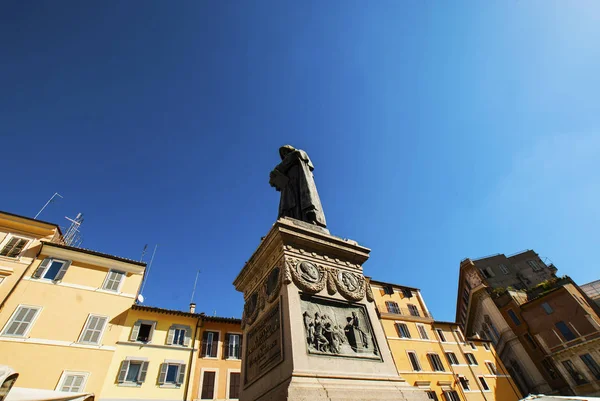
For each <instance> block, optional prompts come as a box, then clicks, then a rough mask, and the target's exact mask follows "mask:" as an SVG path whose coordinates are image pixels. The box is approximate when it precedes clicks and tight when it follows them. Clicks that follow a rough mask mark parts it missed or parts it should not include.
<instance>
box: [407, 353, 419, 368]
mask: <svg viewBox="0 0 600 401" xmlns="http://www.w3.org/2000/svg"><path fill="white" fill-rule="evenodd" d="M406 353H407V354H408V359H409V360H410V364H411V365H412V369H413V370H414V371H415V372H419V371H421V370H422V369H421V364H420V363H419V358H417V354H416V353H415V351H407V352H406Z"/></svg>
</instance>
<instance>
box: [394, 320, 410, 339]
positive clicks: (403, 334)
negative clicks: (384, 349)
mask: <svg viewBox="0 0 600 401" xmlns="http://www.w3.org/2000/svg"><path fill="white" fill-rule="evenodd" d="M395 326H396V331H397V332H398V337H400V338H410V331H409V330H408V326H407V325H406V324H404V323H396V324H395Z"/></svg>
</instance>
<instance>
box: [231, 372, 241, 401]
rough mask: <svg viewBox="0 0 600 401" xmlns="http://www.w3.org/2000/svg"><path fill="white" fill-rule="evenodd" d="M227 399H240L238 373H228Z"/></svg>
mask: <svg viewBox="0 0 600 401" xmlns="http://www.w3.org/2000/svg"><path fill="white" fill-rule="evenodd" d="M229 398H230V399H233V400H237V399H238V398H240V373H239V372H231V373H229Z"/></svg>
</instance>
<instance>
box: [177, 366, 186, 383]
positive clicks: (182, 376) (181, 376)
mask: <svg viewBox="0 0 600 401" xmlns="http://www.w3.org/2000/svg"><path fill="white" fill-rule="evenodd" d="M185 367H186V365H185V363H183V364H181V365H179V377H178V378H177V384H183V381H184V380H185Z"/></svg>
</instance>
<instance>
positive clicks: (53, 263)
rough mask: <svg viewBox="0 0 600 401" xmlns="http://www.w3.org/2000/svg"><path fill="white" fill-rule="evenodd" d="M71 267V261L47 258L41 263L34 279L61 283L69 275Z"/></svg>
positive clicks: (34, 274)
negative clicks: (68, 270)
mask: <svg viewBox="0 0 600 401" xmlns="http://www.w3.org/2000/svg"><path fill="white" fill-rule="evenodd" d="M69 266H71V261H70V260H60V259H53V258H46V259H44V260H43V261H42V263H40V265H39V266H38V268H37V269H36V270H35V272H34V273H33V275H32V277H33V278H43V279H46V280H52V281H60V280H62V278H63V277H64V276H65V274H66V273H67V269H68V268H69Z"/></svg>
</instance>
